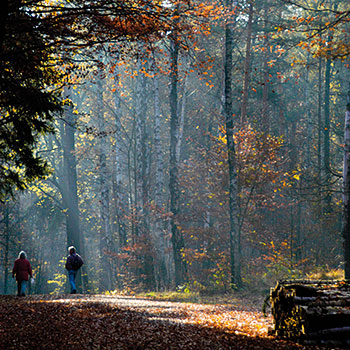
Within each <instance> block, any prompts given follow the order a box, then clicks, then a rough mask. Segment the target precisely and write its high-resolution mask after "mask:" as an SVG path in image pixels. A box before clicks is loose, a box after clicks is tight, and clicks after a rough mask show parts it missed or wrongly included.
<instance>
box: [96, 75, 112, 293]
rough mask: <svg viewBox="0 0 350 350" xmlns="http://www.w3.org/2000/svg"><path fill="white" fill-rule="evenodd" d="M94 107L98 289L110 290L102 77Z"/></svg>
mask: <svg viewBox="0 0 350 350" xmlns="http://www.w3.org/2000/svg"><path fill="white" fill-rule="evenodd" d="M96 87H97V90H96V98H97V101H96V106H97V111H96V112H97V113H96V115H97V118H98V132H99V133H100V136H99V141H100V144H99V182H100V193H101V202H100V203H101V206H100V215H101V218H100V220H101V221H100V222H101V223H100V265H101V270H102V272H103V273H102V274H101V275H100V288H101V289H102V290H112V287H113V284H114V276H113V272H112V261H111V252H112V251H113V247H112V246H113V242H112V233H111V225H110V208H109V200H110V199H109V197H110V196H109V192H110V191H109V181H108V179H109V174H108V169H107V159H106V154H108V153H109V151H108V149H107V140H106V129H105V120H104V104H103V81H102V77H98V80H97V84H96Z"/></svg>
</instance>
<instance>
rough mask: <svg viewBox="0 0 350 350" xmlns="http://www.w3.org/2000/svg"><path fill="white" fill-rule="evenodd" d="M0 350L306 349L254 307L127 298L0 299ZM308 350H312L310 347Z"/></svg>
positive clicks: (44, 297)
mask: <svg viewBox="0 0 350 350" xmlns="http://www.w3.org/2000/svg"><path fill="white" fill-rule="evenodd" d="M0 316H1V318H0V349H1V350H2V349H4V350H5V349H6V350H7V349H8V350H10V349H26V350H31V349H35V350H41V349H46V350H50V349H55V350H60V349H74V350H88V349H91V350H95V349H96V350H97V349H127V350H129V349H130V350H131V349H135V350H138V349H140V350H141V349H149V350H153V349H154V350H156V349H161V350H163V349H164V350H166V349H191V350H192V349H193V350H196V349H199V350H204V349H208V350H212V349H213V350H215V349H224V350H225V349H274V350H277V349H302V348H305V349H306V347H302V346H300V345H297V344H295V343H290V342H285V341H281V340H276V339H274V338H271V337H268V336H267V330H268V327H269V326H271V318H265V317H264V316H263V315H262V313H261V312H258V311H256V310H255V308H254V307H252V306H251V305H248V304H247V305H244V303H243V305H242V304H240V305H204V304H191V303H177V302H167V301H157V300H151V299H143V298H136V297H127V296H104V295H74V296H62V295H61V296H47V295H45V296H43V295H37V296H30V297H25V298H18V297H13V296H0ZM308 349H312V348H311V347H308Z"/></svg>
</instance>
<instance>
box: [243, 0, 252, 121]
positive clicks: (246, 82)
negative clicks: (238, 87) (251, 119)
mask: <svg viewBox="0 0 350 350" xmlns="http://www.w3.org/2000/svg"><path fill="white" fill-rule="evenodd" d="M253 13H254V4H253V1H250V3H249V17H248V23H247V42H246V49H245V60H244V79H243V93H242V94H243V96H242V107H241V124H243V123H244V122H245V121H246V119H247V107H248V96H249V81H250V61H251V43H252V28H253Z"/></svg>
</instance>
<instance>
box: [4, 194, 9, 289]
mask: <svg viewBox="0 0 350 350" xmlns="http://www.w3.org/2000/svg"><path fill="white" fill-rule="evenodd" d="M4 211H5V215H4V224H5V246H4V269H5V273H4V294H5V295H6V294H7V293H8V280H9V278H8V276H9V267H10V264H9V248H10V244H9V242H10V222H9V220H10V219H9V200H6V201H5V204H4Z"/></svg>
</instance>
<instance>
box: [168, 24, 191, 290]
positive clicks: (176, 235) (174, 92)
mask: <svg viewBox="0 0 350 350" xmlns="http://www.w3.org/2000/svg"><path fill="white" fill-rule="evenodd" d="M175 25H176V24H175ZM178 56H179V37H178V34H177V28H174V30H173V35H172V38H171V48H170V95H169V98H170V163H169V167H170V169H169V176H170V179H169V192H170V212H171V214H172V215H171V218H170V225H171V234H172V237H171V239H172V244H173V253H174V266H175V285H176V286H178V285H181V284H183V282H184V281H185V279H186V274H187V266H186V263H185V261H184V260H183V259H182V250H183V249H184V239H183V236H182V232H181V231H180V230H179V228H178V226H177V215H178V214H179V199H180V198H179V197H180V192H179V180H178V163H177V157H176V146H177V144H178V137H179V118H178V111H177V105H178Z"/></svg>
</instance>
